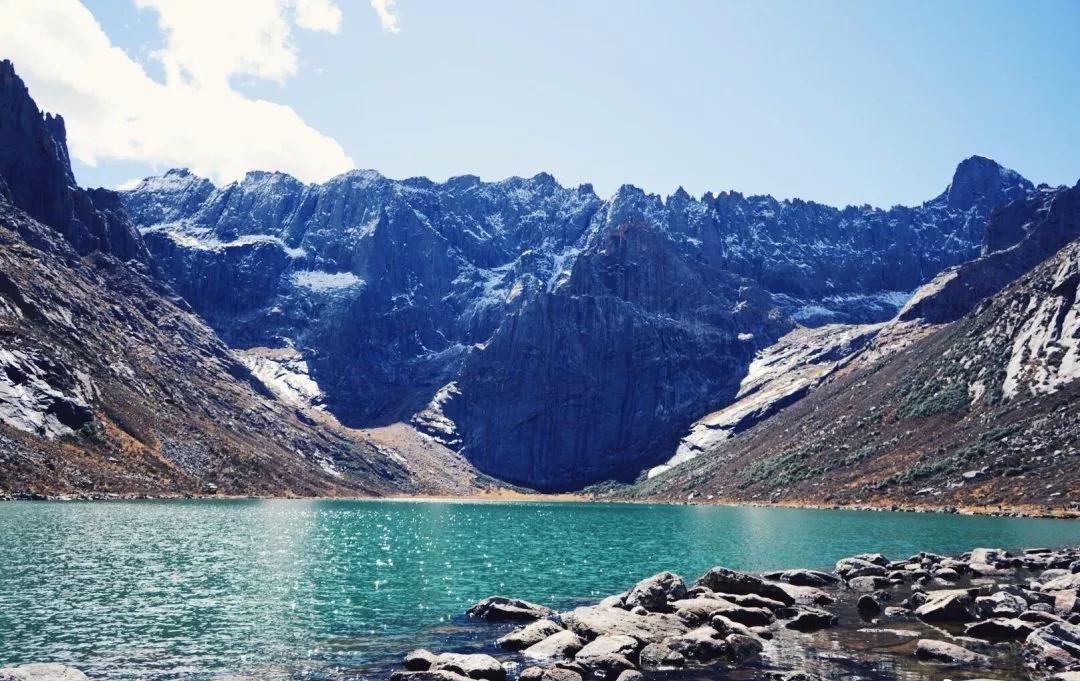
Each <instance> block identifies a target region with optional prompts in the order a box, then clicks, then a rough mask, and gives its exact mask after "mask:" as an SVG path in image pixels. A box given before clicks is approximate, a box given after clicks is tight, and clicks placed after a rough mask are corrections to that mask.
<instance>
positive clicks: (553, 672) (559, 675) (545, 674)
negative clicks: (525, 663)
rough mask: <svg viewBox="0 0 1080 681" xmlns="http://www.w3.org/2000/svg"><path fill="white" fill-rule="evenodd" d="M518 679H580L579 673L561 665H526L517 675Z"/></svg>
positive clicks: (527, 680) (521, 680) (563, 680)
mask: <svg viewBox="0 0 1080 681" xmlns="http://www.w3.org/2000/svg"><path fill="white" fill-rule="evenodd" d="M518 679H520V681H581V674H579V673H577V672H576V671H574V670H572V669H563V668H562V667H526V668H525V669H522V670H521V674H519V675H518Z"/></svg>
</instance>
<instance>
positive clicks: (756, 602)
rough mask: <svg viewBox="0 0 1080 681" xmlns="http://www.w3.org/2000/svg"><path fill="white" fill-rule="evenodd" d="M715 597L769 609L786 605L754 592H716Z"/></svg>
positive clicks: (746, 606)
mask: <svg viewBox="0 0 1080 681" xmlns="http://www.w3.org/2000/svg"><path fill="white" fill-rule="evenodd" d="M716 598H722V599H724V600H725V601H731V602H732V603H734V604H735V605H740V606H742V607H744V608H768V609H769V610H779V609H781V608H785V607H787V606H786V605H784V604H783V603H781V602H780V601H776V600H773V599H771V598H765V597H764V596H757V595H754V594H716Z"/></svg>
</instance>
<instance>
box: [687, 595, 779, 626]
mask: <svg viewBox="0 0 1080 681" xmlns="http://www.w3.org/2000/svg"><path fill="white" fill-rule="evenodd" d="M671 606H672V607H673V608H674V609H675V615H676V616H677V617H678V618H679V619H681V620H682V621H683V622H686V624H687V625H688V626H698V625H701V624H705V623H707V622H708V621H709V620H710V619H711V618H712V617H713V615H719V614H722V615H724V616H725V617H727V618H729V619H731V620H734V621H736V622H740V623H742V624H745V625H747V626H751V627H756V626H764V625H767V624H771V623H772V622H773V621H774V620H775V619H776V617H775V616H774V615H773V614H772V611H771V610H768V609H766V608H744V607H742V606H739V605H736V604H735V603H732V602H731V601H728V600H725V599H723V598H688V599H684V600H681V601H675V602H673V603H672V604H671Z"/></svg>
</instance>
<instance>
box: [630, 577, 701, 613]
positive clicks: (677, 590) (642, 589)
mask: <svg viewBox="0 0 1080 681" xmlns="http://www.w3.org/2000/svg"><path fill="white" fill-rule="evenodd" d="M683 598H686V584H685V583H684V582H683V579H682V577H680V576H678V575H676V574H674V573H672V572H661V573H660V574H658V575H653V576H652V577H649V578H648V579H643V580H641V581H640V582H638V583H637V584H635V585H634V588H632V589H630V592H629V593H628V594H627V595H626V599H625V600H624V603H625V605H626V607H628V608H633V607H634V606H638V605H640V606H641V607H643V608H645V609H646V610H652V611H656V612H663V611H665V610H666V609H667V607H668V602H669V601H677V600H680V599H683Z"/></svg>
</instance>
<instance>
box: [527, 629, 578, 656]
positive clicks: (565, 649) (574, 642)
mask: <svg viewBox="0 0 1080 681" xmlns="http://www.w3.org/2000/svg"><path fill="white" fill-rule="evenodd" d="M584 647H585V641H583V640H582V639H581V637H580V636H578V635H577V634H575V633H574V632H572V631H560V632H558V633H555V634H552V635H551V636H548V637H547V638H545V639H544V640H543V641H540V642H539V643H534V644H533V645H531V646H529V647H528V648H526V649H525V650H523V651H521V654H522V655H524V656H525V657H527V658H530V659H533V660H552V661H553V660H569V659H572V658H573V657H574V655H575V654H576V653H577V651H579V650H581V649H582V648H584Z"/></svg>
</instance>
